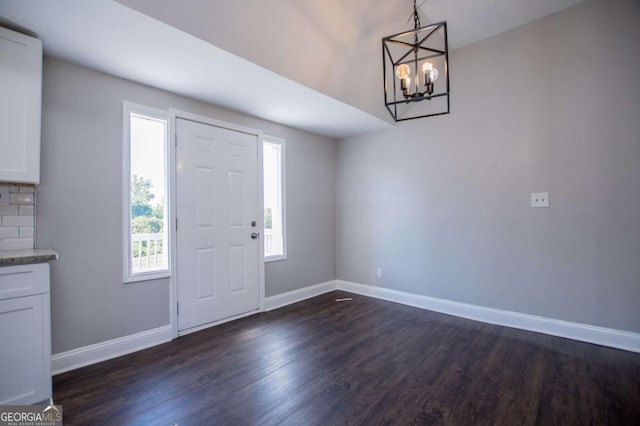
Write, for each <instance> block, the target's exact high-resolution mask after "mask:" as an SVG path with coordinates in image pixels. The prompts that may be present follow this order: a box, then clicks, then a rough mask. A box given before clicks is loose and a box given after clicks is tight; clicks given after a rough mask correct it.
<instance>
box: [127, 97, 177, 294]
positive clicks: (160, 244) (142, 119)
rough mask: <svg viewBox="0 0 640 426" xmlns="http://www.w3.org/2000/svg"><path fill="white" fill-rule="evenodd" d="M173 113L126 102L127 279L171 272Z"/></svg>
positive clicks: (143, 278) (147, 278)
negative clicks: (170, 119) (170, 125)
mask: <svg viewBox="0 0 640 426" xmlns="http://www.w3.org/2000/svg"><path fill="white" fill-rule="evenodd" d="M167 117H168V116H167V113H166V112H165V111H160V110H156V109H153V108H148V107H144V106H141V105H135V104H132V103H129V102H124V104H123V126H124V129H123V130H124V131H123V134H124V149H123V154H124V162H123V163H124V164H123V170H124V184H123V186H124V211H123V213H124V281H125V282H133V281H143V280H149V279H155V278H163V277H168V276H169V275H170V272H171V271H170V265H169V217H168V216H169V172H168V170H169V167H168V164H169V155H168V152H169V151H168V147H169V144H168V121H167Z"/></svg>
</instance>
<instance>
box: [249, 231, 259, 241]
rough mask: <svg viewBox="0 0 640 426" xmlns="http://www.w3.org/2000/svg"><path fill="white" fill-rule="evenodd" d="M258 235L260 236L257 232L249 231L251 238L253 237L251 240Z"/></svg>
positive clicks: (255, 238)
mask: <svg viewBox="0 0 640 426" xmlns="http://www.w3.org/2000/svg"><path fill="white" fill-rule="evenodd" d="M259 236H260V234H259V233H258V232H252V233H251V239H253V240H257V239H258V237H259Z"/></svg>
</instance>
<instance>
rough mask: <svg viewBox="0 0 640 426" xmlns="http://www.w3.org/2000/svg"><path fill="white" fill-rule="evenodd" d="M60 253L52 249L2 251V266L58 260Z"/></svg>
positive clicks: (0, 257) (0, 253) (0, 260)
mask: <svg viewBox="0 0 640 426" xmlns="http://www.w3.org/2000/svg"><path fill="white" fill-rule="evenodd" d="M57 259H58V253H56V252H55V251H53V250H51V249H30V250H3V251H0V266H15V265H29V264H32V263H45V262H49V261H50V260H57Z"/></svg>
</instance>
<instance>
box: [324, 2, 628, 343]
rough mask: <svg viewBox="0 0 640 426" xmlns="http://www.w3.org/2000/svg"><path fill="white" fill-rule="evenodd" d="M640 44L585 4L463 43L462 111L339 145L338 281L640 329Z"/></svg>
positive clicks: (612, 12)
mask: <svg viewBox="0 0 640 426" xmlns="http://www.w3.org/2000/svg"><path fill="white" fill-rule="evenodd" d="M450 31H455V29H454V28H451V29H450ZM639 40H640V2H638V1H630V0H627V1H623V0H615V1H604V0H601V1H586V2H584V3H581V4H579V5H577V6H574V7H572V8H569V9H566V10H564V11H561V12H559V13H556V14H554V15H550V16H548V17H546V18H543V19H541V20H538V21H535V22H533V23H530V24H527V25H525V26H523V27H520V28H517V29H514V30H511V31H509V32H506V33H503V34H500V35H497V36H494V37H492V38H489V39H486V40H484V41H481V42H478V43H476V44H473V45H470V46H467V47H465V48H462V49H460V50H457V51H455V52H454V53H453V55H452V57H451V86H452V91H453V95H452V113H451V114H450V115H447V116H442V117H435V118H428V119H420V120H415V121H411V122H405V123H400V124H397V125H396V126H395V127H394V128H392V129H389V130H385V131H382V132H379V133H374V134H369V135H365V136H360V137H354V138H350V139H346V140H343V141H340V142H339V145H338V166H337V178H336V188H337V235H338V238H337V266H338V278H339V279H342V280H348V281H354V282H359V283H365V284H371V285H375V286H381V287H386V288H391V289H397V290H402V291H406V292H411V293H415V294H420V295H429V296H433V297H438V298H444V299H450V300H454V301H460V302H466V303H471V304H476V305H482V306H488V307H494V308H500V309H506V310H511V311H517V312H523V313H529V314H534V315H541V316H544V317H549V318H557V319H563V320H568V321H576V322H580V323H586V324H593V325H598V326H604V327H612V328H616V329H622V330H629V331H634V332H640V313H639V312H640V311H639V309H638V302H639V301H640V261H639V260H640V84H638V76H640V43H639ZM539 191H540V192H541V191H550V199H551V208H549V209H532V208H530V207H529V194H530V193H531V192H539ZM376 267H382V268H384V277H383V278H376V275H375V268H376Z"/></svg>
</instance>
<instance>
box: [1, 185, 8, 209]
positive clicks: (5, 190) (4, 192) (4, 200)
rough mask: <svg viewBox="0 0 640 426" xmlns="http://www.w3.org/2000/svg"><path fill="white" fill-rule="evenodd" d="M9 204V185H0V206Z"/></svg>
mask: <svg viewBox="0 0 640 426" xmlns="http://www.w3.org/2000/svg"><path fill="white" fill-rule="evenodd" d="M8 205H9V187H8V186H0V206H8Z"/></svg>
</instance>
